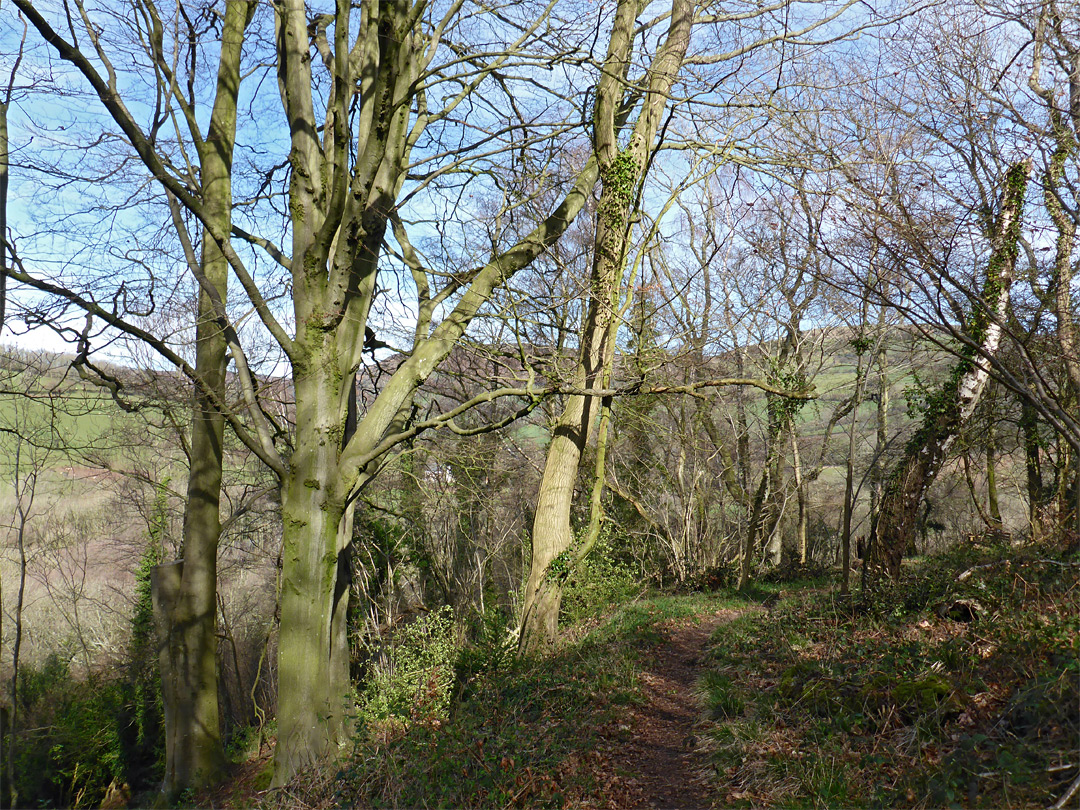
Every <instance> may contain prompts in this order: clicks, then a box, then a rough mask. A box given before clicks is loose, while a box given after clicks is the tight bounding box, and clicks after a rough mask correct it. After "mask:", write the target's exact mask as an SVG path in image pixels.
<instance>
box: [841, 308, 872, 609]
mask: <svg viewBox="0 0 1080 810" xmlns="http://www.w3.org/2000/svg"><path fill="white" fill-rule="evenodd" d="M863 315H864V317H863V320H864V321H865V320H866V318H865V310H864V313H863ZM856 351H858V362H857V363H856V366H855V393H854V394H852V398H853V405H852V407H851V425H850V426H849V427H848V451H847V460H846V461H845V463H844V528H843V532H842V533H841V535H840V549H841V551H840V566H841V568H840V595H841V596H847V594H848V593H849V592H850V590H851V518H852V515H853V514H854V513H855V440H856V437H857V435H858V424H859V406H860V405H861V404H862V397H863V384H864V382H865V380H866V375H865V374H864V373H863V357H862V351H860V350H859V349H858V348H856Z"/></svg>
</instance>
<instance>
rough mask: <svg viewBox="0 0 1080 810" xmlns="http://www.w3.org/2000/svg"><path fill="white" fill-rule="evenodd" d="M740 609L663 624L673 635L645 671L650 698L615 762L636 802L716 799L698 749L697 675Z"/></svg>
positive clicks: (667, 808) (668, 806) (670, 805)
mask: <svg viewBox="0 0 1080 810" xmlns="http://www.w3.org/2000/svg"><path fill="white" fill-rule="evenodd" d="M737 615H739V612H738V611H734V610H726V611H721V612H719V613H717V614H715V615H712V616H703V617H701V619H700V621H699V623H697V624H693V623H692V621H690V620H682V621H680V622H675V623H669V624H667V625H665V626H663V628H662V629H663V631H664V632H665V634H666V636H667V640H666V641H665V642H664V643H663V644H661V645H660V646H659V647H657V648H656V649H655V650H654V651H653V653H652V654H651V655H650V657H649V658H648V659H647V663H646V665H645V671H644V672H642V675H641V681H642V693H643V697H644V702H643V703H642V704H641V705H637V706H632V707H631V708H630V710H629V712H628V716H627V719H626V720H624V721H623V728H622V730H623V732H624V733H623V735H622V742H621V743H620V745H618V746H617V747H616V748H615V752H614V756H613V765H614V766H615V770H616V772H617V773H618V774H621V775H622V776H621V777H620V780H619V781H620V782H622V785H621V787H623V788H624V791H625V792H624V796H629V797H630V798H631V799H632V801H631V803H630V805H629V806H630V807H637V808H654V807H655V808H660V809H661V810H697V808H707V807H709V806H710V802H709V800H708V798H707V793H706V791H705V789H704V785H703V784H702V780H701V777H700V773H699V771H700V770H701V768H702V767H703V764H704V763H702V762H700V761H699V760H698V757H697V755H696V754H695V751H694V748H695V745H694V725H695V723H696V722H697V719H698V717H699V716H700V714H701V701H700V697H699V695H698V692H697V679H698V677H699V676H700V674H701V672H702V663H701V658H702V655H703V654H704V652H705V643H706V641H708V638H709V636H710V635H711V634H712V631H713V630H714V629H715V628H716V626H717V625H719V624H721V623H723V622H726V621H730V620H731V619H733V618H735V617H736V616H737Z"/></svg>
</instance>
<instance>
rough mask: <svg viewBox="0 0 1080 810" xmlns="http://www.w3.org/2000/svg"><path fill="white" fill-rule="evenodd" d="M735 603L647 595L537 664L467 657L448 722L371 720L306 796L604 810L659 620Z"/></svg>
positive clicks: (353, 802)
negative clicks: (623, 720) (623, 721)
mask: <svg viewBox="0 0 1080 810" xmlns="http://www.w3.org/2000/svg"><path fill="white" fill-rule="evenodd" d="M731 603H732V600H731V599H730V598H725V597H722V596H713V595H704V594H696V595H693V596H668V595H650V596H646V597H643V598H640V599H637V600H635V601H633V602H631V603H629V604H625V605H623V606H621V607H618V608H616V609H614V610H612V611H609V612H608V613H607V614H606V615H604V616H602V617H600V618H594V619H591V620H588V621H586V622H582V623H580V624H578V625H577V626H575V627H574V628H572V629H571V630H570V631H569V632H568V633H567V634H566V637H565V639H564V642H563V643H562V644H561V646H560V647H559V648H558V649H557V650H556V651H555V652H554V653H553V654H551V655H548V656H545V657H535V658H530V659H527V660H524V661H515V660H513V659H508V658H507V657H506V656H504V655H502V654H501V653H499V652H493V654H492V656H491V657H490V659H485V656H484V655H483V654H482V652H483V651H478V650H472V651H471V653H470V655H468V656H467V658H466V659H465V660H467V661H468V662H469V666H468V667H467V668H466V669H464V670H462V669H461V668H460V667H459V671H458V674H457V687H456V689H457V692H456V699H455V701H454V703H453V705H452V707H451V710H450V713H449V714H448V715H444V716H435V717H416V718H414V719H413V721H412V722H410V723H408V724H403V723H396V724H393V723H387V724H371V725H368V726H367V727H366V728H364V729H362V731H361V733H360V735H359V736H358V737H357V739H356V741H355V747H354V750H353V751H352V753H351V754H350V755H349V756H348V757H347V759H346V760H345V762H344V763H343V764H342V766H341V767H340V770H339V771H338V772H337V773H336V774H334V775H333V777H332V778H330V779H327V780H324V781H323V782H321V783H320V784H319V785H318V787H317V788H316V787H311V786H309V787H308V788H306V789H305V791H304V792H305V795H307V796H308V797H309V801H310V802H311V803H313V804H315V805H318V806H360V807H373V808H378V807H422V806H426V807H590V806H607V805H608V803H609V798H610V796H609V795H608V792H607V791H609V789H610V776H611V772H612V765H611V752H612V750H613V746H614V745H617V744H618V740H619V739H620V738H621V737H622V736H624V735H623V734H622V732H621V731H620V730H619V727H618V719H619V718H620V717H621V716H622V715H623V713H624V711H625V706H626V705H627V704H630V703H634V702H637V701H639V700H640V699H641V698H640V694H639V688H638V673H639V672H640V671H641V669H642V662H643V660H644V657H645V656H647V655H648V654H649V653H650V651H651V650H652V648H653V647H654V646H655V645H656V644H658V643H660V642H661V641H662V640H663V633H664V630H663V625H664V624H665V623H667V622H671V621H678V620H687V619H690V620H692V619H693V618H695V617H697V616H699V615H701V614H704V613H708V612H714V611H716V610H718V609H720V608H721V607H724V606H725V605H727V604H731ZM742 604H745V602H743V603H742ZM485 660H490V661H491V666H485V664H484V662H485ZM282 800H284V799H282Z"/></svg>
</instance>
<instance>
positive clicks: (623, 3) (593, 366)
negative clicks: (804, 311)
mask: <svg viewBox="0 0 1080 810" xmlns="http://www.w3.org/2000/svg"><path fill="white" fill-rule="evenodd" d="M645 6H646V4H645V3H643V2H641V1H640V0H620V2H619V4H618V8H617V9H616V12H615V19H614V22H613V25H612V33H611V40H610V44H609V47H608V52H607V57H606V59H605V62H604V68H603V72H602V74H601V77H600V80H599V82H598V83H597V86H596V102H595V106H594V112H593V143H594V149H595V154H596V160H597V163H598V165H599V168H600V179H601V183H602V186H601V191H600V201H599V205H598V207H597V216H596V245H595V249H594V254H593V265H592V271H591V274H590V280H589V300H588V304H587V308H586V314H585V319H584V323H583V326H582V335H581V346H580V349H579V354H578V362H577V364H576V366H575V369H574V372H573V385H574V387H575V388H577V389H585V390H587V389H590V388H594V387H595V386H596V385H597V384H598V383H600V382H601V381H602V380H603V378H604V369H605V368H609V367H610V365H611V363H612V360H613V358H614V348H615V347H614V330H613V329H612V325H613V323H614V321H615V318H616V317H617V310H618V307H619V300H620V297H621V294H622V287H623V275H624V271H625V265H626V256H627V250H628V246H629V239H630V233H631V229H632V223H631V222H630V220H631V214H632V212H633V210H634V208H635V206H636V205H637V204H638V194H639V192H640V187H641V183H642V180H643V177H644V172H645V170H646V167H647V165H648V162H649V160H650V159H651V156H652V154H653V151H654V150H655V148H656V144H655V141H656V137H657V132H658V131H659V128H660V122H661V117H662V116H663V113H664V110H665V108H666V107H667V104H668V100H669V93H670V91H671V88H672V86H673V85H674V83H675V79H676V77H677V75H678V73H679V70H680V68H681V67H682V64H683V60H684V58H685V55H686V50H687V48H688V47H689V44H690V31H691V29H692V27H693V16H694V4H693V3H692V2H690V0H674V2H673V3H672V8H671V16H670V18H669V25H668V31H667V36H666V38H665V40H664V43H663V45H662V46H661V47H660V48H659V50H658V51H657V53H656V56H655V57H654V59H653V62H652V65H651V66H650V68H649V71H648V76H647V77H646V79H645V82H644V86H645V87H646V88H647V89H646V92H645V98H644V99H643V101H642V106H641V111H640V113H639V115H638V119H637V121H636V122H635V124H634V128H633V131H632V133H631V135H630V139H629V143H628V144H627V146H626V147H625V148H623V149H620V148H619V140H618V134H619V130H620V128H621V123H622V121H624V120H625V118H626V115H627V112H628V108H629V107H630V106H632V105H631V104H629V103H628V102H630V101H631V100H632V99H633V97H634V95H635V93H636V92H637V91H636V90H635V89H633V88H634V85H631V84H628V83H627V75H628V71H629V68H630V56H631V53H632V48H633V44H634V40H635V38H636V36H637V33H638V32H637V30H636V26H637V18H638V16H639V15H640V14H641V13H642V12H644V10H645ZM600 405H601V403H600V398H599V397H594V396H585V395H580V394H574V395H571V396H570V397H569V398H568V399H567V402H566V405H565V407H564V409H563V412H562V414H561V415H560V417H559V419H558V420H557V421H556V424H555V429H554V432H553V435H552V438H551V444H550V445H549V447H548V454H547V460H546V462H545V465H544V474H543V477H542V479H541V482H540V492H539V495H538V497H537V505H536V516H535V518H534V520H533V532H532V556H531V559H530V565H529V577H528V581H527V582H526V585H525V599H524V604H523V608H522V625H521V636H520V643H519V651H520V652H522V653H527V652H531V651H534V650H537V649H539V648H541V647H543V646H545V645H546V644H548V643H549V642H551V641H553V640H554V638H555V636H556V633H557V630H558V618H559V605H560V603H561V601H562V580H563V578H564V577H565V575H566V573H568V571H569V568H570V566H571V565H572V563H573V559H572V558H573V557H574V556H577V557H581V556H584V554H586V553H588V551H589V549H588V548H587V547H586V546H585V544H583V545H582V547H581V548H579V549H573V548H572V547H573V533H572V530H571V526H570V509H571V506H572V504H573V498H574V485H575V483H576V481H577V473H578V463H579V461H580V459H581V453H582V451H583V450H584V448H585V445H586V442H587V440H588V435H589V431H590V428H591V426H592V424H593V421H594V419H595V418H596V416H597V414H598V411H599V409H600ZM602 477H603V473H602V472H601V473H600V478H601V480H602Z"/></svg>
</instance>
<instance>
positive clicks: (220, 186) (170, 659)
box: [159, 0, 254, 798]
mask: <svg viewBox="0 0 1080 810" xmlns="http://www.w3.org/2000/svg"><path fill="white" fill-rule="evenodd" d="M253 12H254V2H252V1H251V0H230V2H229V3H228V4H227V5H226V8H225V18H224V24H223V27H222V38H221V53H220V56H219V62H218V73H217V85H216V92H215V97H214V106H213V110H212V112H211V116H210V123H209V128H208V131H207V138H206V140H205V141H201V142H200V141H197V142H196V145H197V147H198V153H199V162H200V174H201V180H202V204H203V211H204V216H205V217H206V219H207V220H208V223H209V227H207V228H204V231H203V237H202V255H201V256H200V257H199V260H198V264H197V267H196V266H195V264H194V263H193V265H192V270H193V271H195V272H196V275H197V276H198V277H199V278H198V280H199V288H198V310H197V312H198V320H197V322H196V325H195V370H196V373H197V374H198V375H199V377H200V378H201V380H202V382H203V387H201V388H198V389H196V392H195V405H194V413H193V416H192V424H191V457H190V460H189V468H188V486H187V501H186V504H185V510H184V533H183V549H182V552H181V556H182V563H181V564H180V565H179V566H178V567H176V568H175V569H169V570H170V571H174V572H176V573H177V574H178V575H179V580H178V582H177V583H176V584H175V591H173V590H172V589H171V588H170V591H169V598H168V600H167V601H166V602H163V603H162V604H161V605H159V608H160V609H162V610H165V611H166V613H165V614H164V615H165V616H166V617H167V620H168V625H169V629H168V631H167V634H166V637H167V642H166V646H167V647H168V649H169V650H170V654H169V655H168V656H164V657H162V659H161V663H162V670H161V675H162V698H163V701H164V703H165V705H166V706H172V707H173V708H172V710H171V711H169V712H166V715H165V720H166V732H165V739H166V745H165V778H164V781H163V783H162V791H163V793H164V794H165V795H166V796H168V797H170V798H172V797H175V796H176V795H178V794H179V793H180V792H181V791H183V790H185V789H190V788H200V787H204V786H206V785H210V784H213V783H215V782H216V781H218V779H220V777H221V775H222V773H223V771H224V767H225V750H224V747H223V746H222V741H221V728H220V705H219V696H218V667H217V647H218V643H217V641H218V640H217V550H218V542H219V540H220V536H221V480H222V465H223V463H224V449H223V443H224V432H225V419H224V416H223V415H222V413H221V412H220V410H219V409H218V407H217V406H216V405H215V404H214V401H213V399H212V397H213V398H216V399H217V401H218V402H224V401H225V370H226V364H227V357H226V350H227V344H226V338H225V331H224V330H225V325H226V323H227V321H226V320H225V316H224V305H225V301H226V298H227V293H226V290H227V286H228V274H229V264H228V261H227V260H226V258H225V256H224V254H223V253H222V250H221V246H220V245H219V244H218V243H217V241H216V240H215V239H214V237H213V236H212V235H211V231H210V228H211V227H213V228H214V229H216V230H217V232H218V233H226V234H227V233H228V232H229V230H230V229H231V227H232V162H233V147H234V144H235V141H236V102H237V95H238V92H239V86H240V59H241V51H242V47H243V40H244V32H245V29H246V28H247V25H248V23H249V22H250V20H251V16H252V13H253ZM177 224H178V226H180V227H182V223H180V222H178V223H177ZM166 667H168V669H167V668H166ZM170 723H171V725H170Z"/></svg>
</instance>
